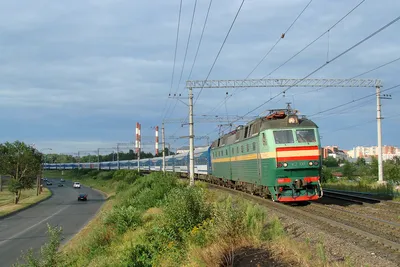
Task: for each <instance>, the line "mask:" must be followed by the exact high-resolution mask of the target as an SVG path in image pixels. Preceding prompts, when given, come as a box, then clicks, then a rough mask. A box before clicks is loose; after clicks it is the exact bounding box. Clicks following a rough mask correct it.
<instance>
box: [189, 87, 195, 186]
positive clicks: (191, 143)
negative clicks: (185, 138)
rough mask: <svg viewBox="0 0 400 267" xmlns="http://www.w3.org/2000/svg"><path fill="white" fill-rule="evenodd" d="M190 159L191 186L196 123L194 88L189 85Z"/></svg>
mask: <svg viewBox="0 0 400 267" xmlns="http://www.w3.org/2000/svg"><path fill="white" fill-rule="evenodd" d="M189 149H190V152H189V160H190V164H189V167H190V170H189V177H190V186H194V124H193V89H192V87H189Z"/></svg>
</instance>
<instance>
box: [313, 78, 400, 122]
mask: <svg viewBox="0 0 400 267" xmlns="http://www.w3.org/2000/svg"><path fill="white" fill-rule="evenodd" d="M398 87H400V84H398V85H395V86H392V87H389V88H387V89H384V90H381V93H383V92H386V91H390V90H393V89H396V88H398ZM372 96H376V93H372V94H369V95H366V96H363V97H360V98H357V99H354V100H351V101H349V102H346V103H343V104H340V105H337V106H334V107H331V108H328V109H325V110H322V111H319V112H316V113H314V114H311V115H309V116H308V117H313V116H316V115H319V114H322V113H325V112H328V111H332V110H334V109H338V108H341V107H343V106H347V105H349V104H352V103H355V102H358V101H361V100H363V99H366V98H369V97H372Z"/></svg>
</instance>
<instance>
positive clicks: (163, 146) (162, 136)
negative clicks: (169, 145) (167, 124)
mask: <svg viewBox="0 0 400 267" xmlns="http://www.w3.org/2000/svg"><path fill="white" fill-rule="evenodd" d="M161 139H162V141H161V142H162V171H163V173H165V133H164V122H163V123H162V125H161Z"/></svg>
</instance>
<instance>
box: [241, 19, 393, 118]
mask: <svg viewBox="0 0 400 267" xmlns="http://www.w3.org/2000/svg"><path fill="white" fill-rule="evenodd" d="M399 19H400V16H398V17H397V18H395V19H393V20H392V21H390V22H389V23H387V24H385V25H384V26H382V27H381V28H379V29H378V30H376V31H375V32H373V33H371V34H370V35H368V36H367V37H365V38H364V39H362V40H361V41H359V42H357V43H356V44H354V45H352V46H351V47H349V48H348V49H346V50H345V51H343V52H342V53H340V54H339V55H337V56H335V57H334V58H332V60H330V61H328V62H325V63H324V64H322V65H321V66H319V67H318V68H317V69H315V70H314V71H312V72H311V73H309V74H308V75H306V76H305V77H303V78H302V79H300V80H298V81H297V82H296V83H295V84H294V85H292V86H289V87H288V88H286V89H284V90H283V91H281V92H280V93H278V94H276V95H275V96H274V97H272V98H270V99H269V100H267V101H265V102H264V103H262V104H261V105H259V106H257V107H256V108H254V109H252V110H251V111H249V112H247V113H246V114H245V115H243V116H246V115H248V114H250V113H252V112H254V111H255V110H257V109H259V108H260V107H262V106H264V105H265V104H267V103H268V102H270V101H272V100H273V99H275V98H277V97H278V96H280V95H281V94H284V93H286V92H287V91H288V90H289V89H290V88H292V87H294V86H296V85H297V84H298V83H300V82H301V81H303V80H305V79H307V78H308V77H310V76H311V75H313V74H315V73H316V72H318V71H319V70H321V69H322V68H324V67H325V66H326V65H328V64H329V63H331V62H334V61H335V60H337V59H338V58H340V57H342V56H344V55H345V54H347V53H348V52H350V51H351V50H353V49H354V48H356V47H357V46H359V45H360V44H362V43H364V42H365V41H367V40H369V39H370V38H372V37H373V36H375V35H376V34H378V33H380V32H381V31H383V30H384V29H386V28H387V27H389V26H391V25H392V24H394V23H395V22H397V21H398V20H399Z"/></svg>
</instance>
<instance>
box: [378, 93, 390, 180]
mask: <svg viewBox="0 0 400 267" xmlns="http://www.w3.org/2000/svg"><path fill="white" fill-rule="evenodd" d="M381 99H392V96H391V95H385V94H384V95H383V96H382V95H381V87H380V86H376V113H377V114H376V122H377V130H378V183H384V181H383V158H382V119H383V117H382V116H381V109H382V105H381Z"/></svg>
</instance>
